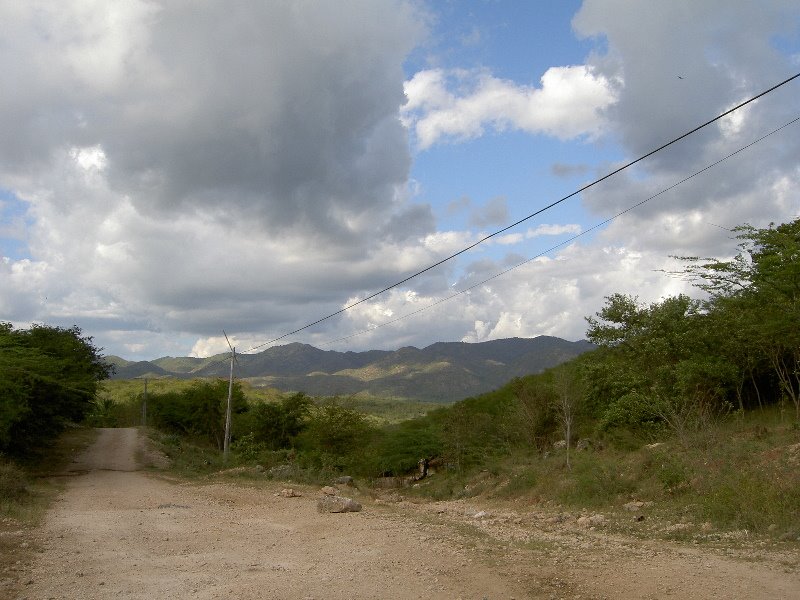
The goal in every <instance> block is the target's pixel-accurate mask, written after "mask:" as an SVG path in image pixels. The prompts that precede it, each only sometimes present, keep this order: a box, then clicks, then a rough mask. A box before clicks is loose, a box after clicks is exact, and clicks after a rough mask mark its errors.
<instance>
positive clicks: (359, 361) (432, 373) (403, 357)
mask: <svg viewBox="0 0 800 600" xmlns="http://www.w3.org/2000/svg"><path fill="white" fill-rule="evenodd" d="M594 348H595V346H594V345H593V344H591V343H590V342H587V341H585V340H582V341H578V342H569V341H567V340H563V339H561V338H557V337H550V336H539V337H535V338H509V339H502V340H492V341H489V342H480V343H474V344H472V343H466V342H437V343H435V344H432V345H430V346H427V347H425V348H422V349H419V348H415V347H413V346H408V347H405V348H400V349H399V350H394V351H392V350H368V351H366V352H337V351H335V350H320V349H319V348H315V347H314V346H309V345H308V344H299V343H293V344H287V345H285V346H275V347H273V348H269V349H267V350H265V351H264V352H260V353H258V354H240V355H238V358H237V360H238V363H237V367H236V376H237V377H238V378H240V379H246V380H248V381H249V382H250V383H251V384H253V385H257V386H258V385H261V386H269V387H273V388H277V389H279V390H283V391H303V392H306V393H307V394H310V395H313V396H333V395H354V394H365V393H366V394H369V395H372V396H382V397H394V398H406V399H409V400H422V401H430V402H454V401H456V400H460V399H463V398H466V397H468V396H474V395H476V394H481V393H484V392H488V391H490V390H493V389H496V388H498V387H500V386H501V385H503V384H505V383H507V382H508V381H509V380H510V379H513V378H514V377H521V376H524V375H529V374H531V373H539V372H541V371H544V370H545V369H548V368H550V367H554V366H556V365H559V364H561V363H563V362H566V361H568V360H571V359H573V358H575V357H576V356H579V355H580V354H583V353H584V352H588V351H590V350H593V349H594ZM106 360H107V361H108V362H109V363H111V364H113V365H114V366H115V368H116V373H115V374H114V375H113V378H115V379H133V378H137V377H145V376H146V377H177V378H193V377H227V376H228V373H229V368H230V367H229V363H228V361H227V356H226V355H225V354H220V355H217V356H212V357H209V358H192V357H178V358H175V357H169V356H167V357H163V358H159V359H156V360H153V361H140V362H131V361H127V360H125V359H123V358H120V357H118V356H109V357H107V358H106Z"/></svg>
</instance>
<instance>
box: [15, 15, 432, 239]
mask: <svg viewBox="0 0 800 600" xmlns="http://www.w3.org/2000/svg"><path fill="white" fill-rule="evenodd" d="M0 10H2V15H1V16H2V20H3V22H4V23H5V24H6V27H5V28H4V29H5V31H4V33H3V37H4V38H5V39H4V41H5V42H6V43H5V44H4V46H5V48H6V50H4V51H3V52H2V53H0V67H1V68H2V69H3V71H4V72H5V73H6V74H7V75H8V76H9V77H10V78H11V79H12V80H13V81H14V82H15V93H14V94H4V95H3V96H2V98H0V119H1V121H0V126H2V128H3V131H4V132H5V133H6V137H7V139H14V140H15V143H14V144H4V145H3V148H2V149H0V160H2V166H3V169H4V171H5V173H6V174H7V175H8V176H10V175H16V176H24V175H25V174H30V173H31V169H32V168H35V167H36V165H41V164H43V163H45V164H46V163H48V162H49V161H51V160H52V159H53V156H54V155H57V154H58V153H59V152H61V151H62V150H63V148H65V147H76V148H79V150H78V152H80V153H81V154H80V157H81V160H82V161H84V162H85V161H91V160H98V159H99V157H101V156H102V160H103V164H104V166H105V167H106V176H107V179H108V182H109V186H110V187H111V188H112V189H113V190H115V191H117V192H119V193H121V194H124V195H126V196H128V197H129V198H130V199H131V201H132V202H133V203H134V205H135V206H136V208H137V209H138V210H142V211H158V212H162V213H164V214H165V216H167V215H174V214H175V213H176V211H181V212H185V211H198V210H202V211H205V212H207V213H209V214H213V215H216V216H217V217H218V218H224V219H226V220H228V221H229V222H230V223H239V222H241V221H242V220H243V219H247V220H248V221H249V222H251V223H252V222H254V221H257V222H258V224H259V225H260V226H261V227H262V228H264V229H266V230H269V231H270V232H272V233H273V234H275V233H278V232H285V231H286V230H287V229H289V230H291V229H297V230H301V231H304V232H308V231H313V232H315V233H316V234H317V235H328V236H331V237H333V238H335V237H337V236H353V235H359V234H361V233H362V232H363V230H364V229H365V228H366V227H367V226H371V224H372V223H374V220H375V219H376V218H384V217H385V215H386V214H387V213H388V212H390V211H391V210H392V208H393V207H394V202H395V201H396V199H397V196H398V194H399V193H401V190H402V188H403V187H404V186H405V183H406V181H407V177H408V170H409V165H410V156H409V152H408V147H407V142H406V133H405V131H404V129H403V127H402V125H401V124H400V123H399V121H398V118H397V110H398V106H399V105H400V104H402V102H403V101H404V96H403V89H402V80H403V71H402V61H403V59H404V57H405V55H406V54H407V53H408V51H409V50H410V49H411V48H412V47H413V45H414V44H415V41H416V40H418V39H419V37H420V35H421V33H422V29H421V27H420V26H419V25H418V24H417V23H418V20H416V19H415V18H414V14H413V10H412V8H411V7H410V5H408V4H406V3H404V2H401V1H399V0H398V1H393V0H386V1H382V2H367V1H354V2H348V3H347V4H346V5H340V4H339V3H267V4H264V3H262V2H237V3H235V4H233V5H228V4H215V3H210V4H204V5H202V6H198V5H195V4H185V3H161V2H151V1H139V2H136V1H134V2H126V3H105V2H88V3H87V2H77V1H76V2H60V3H58V4H57V5H53V4H49V3H36V2H32V3H21V4H20V3H3V5H2V8H1V9H0ZM387 14H391V15H392V18H391V19H390V20H387V19H386V15H387ZM368 223H369V225H368Z"/></svg>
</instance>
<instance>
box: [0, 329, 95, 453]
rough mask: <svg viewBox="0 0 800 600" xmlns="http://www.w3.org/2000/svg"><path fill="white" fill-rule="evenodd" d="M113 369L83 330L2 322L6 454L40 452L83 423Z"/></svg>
mask: <svg viewBox="0 0 800 600" xmlns="http://www.w3.org/2000/svg"><path fill="white" fill-rule="evenodd" d="M109 369H110V367H109V365H108V364H106V362H105V361H104V360H103V358H102V356H101V354H100V349H99V348H97V347H95V346H94V344H93V343H92V338H91V337H85V336H83V334H82V332H81V330H80V329H79V328H78V327H72V328H69V329H64V328H61V327H50V326H45V325H33V326H31V327H30V328H29V329H14V328H13V327H12V326H11V324H10V323H0V455H5V456H8V457H13V458H27V457H29V456H31V455H34V454H37V453H39V452H40V451H41V450H42V449H43V448H45V447H46V446H48V445H49V444H51V443H52V442H53V441H54V440H55V438H56V437H57V436H58V435H59V434H60V433H61V431H63V429H64V428H65V427H66V426H67V424H68V423H78V422H81V421H82V420H83V419H84V418H85V417H86V415H87V414H89V413H90V412H91V411H92V410H93V408H94V400H95V396H96V394H97V388H98V384H99V382H100V381H101V380H103V379H105V378H107V377H108V375H109Z"/></svg>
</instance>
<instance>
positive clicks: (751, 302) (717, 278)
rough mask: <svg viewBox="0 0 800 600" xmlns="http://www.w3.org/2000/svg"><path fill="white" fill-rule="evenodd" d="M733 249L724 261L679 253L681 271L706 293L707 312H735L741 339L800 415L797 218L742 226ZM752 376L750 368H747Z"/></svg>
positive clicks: (799, 245) (799, 242)
mask: <svg viewBox="0 0 800 600" xmlns="http://www.w3.org/2000/svg"><path fill="white" fill-rule="evenodd" d="M734 231H735V232H737V239H739V240H740V243H739V245H738V248H739V252H738V253H737V255H736V256H735V257H734V258H733V259H731V260H728V261H720V260H714V259H701V258H698V257H680V258H681V259H682V260H684V261H685V262H687V263H688V264H687V266H686V267H685V269H684V271H683V273H685V274H686V275H688V276H689V277H690V278H691V279H692V280H693V281H694V283H695V284H696V285H697V286H698V287H700V288H701V289H703V290H706V291H707V292H709V294H710V300H709V301H708V303H707V307H708V310H709V311H717V312H720V313H725V314H727V315H728V316H729V317H731V318H732V315H737V316H738V319H737V321H738V323H739V324H740V325H741V326H742V328H741V329H739V334H740V337H741V336H742V335H743V336H746V338H747V339H746V340H742V343H744V344H748V345H751V346H752V347H753V348H757V349H758V351H759V353H760V357H753V356H752V353H751V356H749V360H750V364H751V366H752V363H753V362H757V361H758V359H759V358H760V359H761V360H765V361H767V362H768V363H769V365H770V366H771V369H772V372H773V374H774V375H775V377H776V379H777V381H778V382H779V387H780V390H781V392H782V394H783V395H784V396H786V397H787V398H789V399H791V400H792V402H793V403H794V406H795V415H796V417H797V418H798V419H800V219H795V220H794V221H791V222H789V223H783V224H780V225H777V226H776V225H774V224H770V226H769V227H767V228H763V229H757V228H755V227H752V226H751V225H742V226H740V227H736V228H735V229H734ZM751 374H752V372H751Z"/></svg>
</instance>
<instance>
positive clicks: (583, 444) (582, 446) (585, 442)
mask: <svg viewBox="0 0 800 600" xmlns="http://www.w3.org/2000/svg"><path fill="white" fill-rule="evenodd" d="M575 448H577V449H578V450H591V449H592V440H590V439H587V438H584V439H581V440H578V443H577V444H576V446H575Z"/></svg>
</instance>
